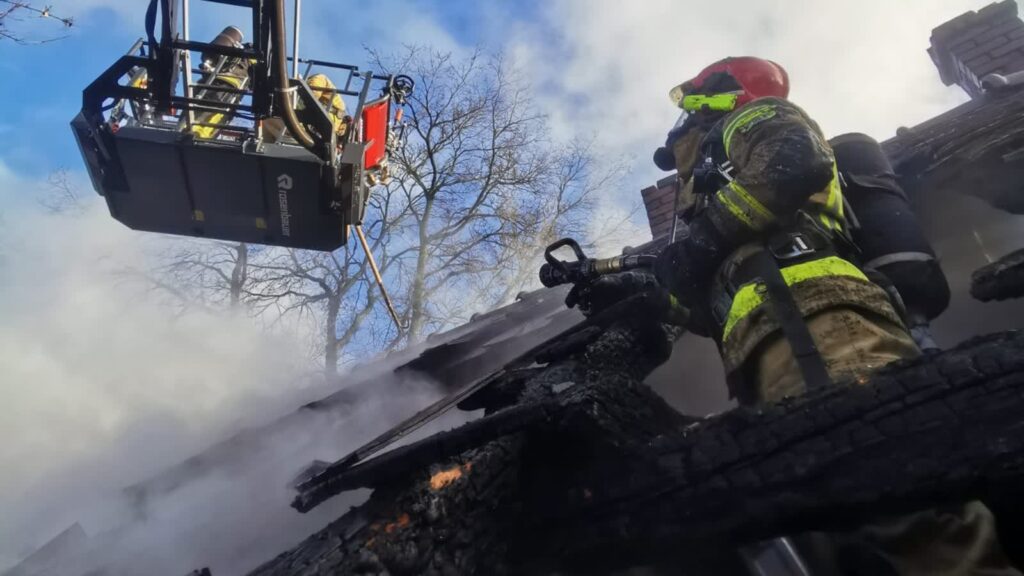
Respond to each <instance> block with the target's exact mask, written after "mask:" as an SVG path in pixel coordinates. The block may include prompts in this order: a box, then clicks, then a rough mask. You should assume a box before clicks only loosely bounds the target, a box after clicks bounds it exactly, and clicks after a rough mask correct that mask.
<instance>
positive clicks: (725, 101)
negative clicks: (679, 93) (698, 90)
mask: <svg viewBox="0 0 1024 576" xmlns="http://www.w3.org/2000/svg"><path fill="white" fill-rule="evenodd" d="M737 98H739V95H738V94H712V95H710V96H709V95H705V94H691V95H689V96H683V101H682V106H681V108H682V109H683V110H686V111H689V112H696V111H698V110H703V109H704V108H707V109H709V110H715V111H718V112H729V111H730V110H733V109H734V108H736V99H737Z"/></svg>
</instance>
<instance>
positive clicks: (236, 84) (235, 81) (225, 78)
mask: <svg viewBox="0 0 1024 576" xmlns="http://www.w3.org/2000/svg"><path fill="white" fill-rule="evenodd" d="M217 80H220V81H221V82H227V83H228V84H231V87H232V88H234V89H235V90H241V89H242V79H241V78H239V77H237V76H231V75H229V74H221V75H219V76H217Z"/></svg>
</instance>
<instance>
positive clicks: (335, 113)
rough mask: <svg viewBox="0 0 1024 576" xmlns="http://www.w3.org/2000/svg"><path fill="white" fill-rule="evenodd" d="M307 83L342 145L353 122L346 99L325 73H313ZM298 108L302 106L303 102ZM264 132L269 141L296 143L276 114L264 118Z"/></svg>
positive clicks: (308, 127) (339, 143) (310, 127)
mask: <svg viewBox="0 0 1024 576" xmlns="http://www.w3.org/2000/svg"><path fill="white" fill-rule="evenodd" d="M306 84H307V85H308V86H309V89H310V91H311V92H313V95H314V96H316V99H317V102H319V103H320V105H321V106H323V108H324V110H325V111H326V112H327V115H328V117H330V119H331V125H332V126H334V132H335V134H337V135H338V140H337V141H338V145H339V146H340V145H341V143H342V138H343V137H344V136H345V133H346V132H348V127H349V125H350V124H351V123H352V117H351V116H348V115H346V114H345V101H344V100H343V99H342V98H341V94H339V93H338V92H337V89H336V88H335V85H334V82H331V79H330V78H328V77H327V76H326V75H325V74H313V75H312V76H310V77H309V78H307V79H306ZM297 108H298V109H301V108H302V105H301V103H300V104H299V105H298V106H297ZM307 129H313V127H312V126H307ZM263 134H264V138H265V139H266V140H267V142H271V143H275V142H289V143H294V140H293V139H292V138H291V136H288V135H287V129H286V128H285V126H284V121H283V120H281V119H280V118H278V117H276V116H272V117H270V118H266V119H264V120H263ZM286 138H287V140H286Z"/></svg>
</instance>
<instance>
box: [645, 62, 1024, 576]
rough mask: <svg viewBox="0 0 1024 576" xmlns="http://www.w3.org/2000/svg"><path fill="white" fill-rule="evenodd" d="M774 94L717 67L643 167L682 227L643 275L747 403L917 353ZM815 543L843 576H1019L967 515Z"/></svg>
mask: <svg viewBox="0 0 1024 576" xmlns="http://www.w3.org/2000/svg"><path fill="white" fill-rule="evenodd" d="M788 92H789V80H788V77H787V74H786V72H785V70H783V68H782V67H781V66H779V65H778V64H775V63H774V62H770V61H767V60H762V59H759V58H752V57H741V58H727V59H725V60H722V61H719V62H716V63H715V64H712V65H711V66H709V67H707V68H705V69H704V70H703V71H701V72H700V74H698V75H697V76H696V77H694V78H693V79H691V80H689V81H687V82H684V83H682V84H680V85H679V86H677V87H675V88H673V89H672V91H671V92H670V97H671V99H672V101H673V102H674V103H675V104H676V105H677V106H678V107H679V108H681V109H682V110H683V111H684V113H685V114H686V115H685V118H684V119H682V121H681V122H680V123H677V127H676V128H674V129H673V130H672V131H671V132H670V133H669V138H668V141H667V142H666V146H665V147H664V148H662V149H660V150H659V151H658V152H657V153H656V154H655V162H656V163H658V164H659V165H660V166H662V167H663V168H666V167H668V166H667V164H671V167H673V168H674V169H675V170H677V172H678V175H679V178H680V184H681V186H680V190H681V192H680V198H679V202H678V205H679V207H680V212H681V213H682V216H683V219H684V221H685V223H686V226H685V229H684V230H683V231H682V233H681V234H679V235H678V237H677V239H676V241H675V242H672V243H671V244H669V245H668V246H667V247H666V248H665V249H664V250H663V251H662V253H661V254H660V255H659V257H658V260H657V263H656V265H655V275H656V277H657V278H658V281H659V282H660V283H661V285H662V286H663V287H665V288H668V289H669V290H670V291H671V293H672V294H673V296H675V297H676V298H677V299H678V300H680V301H681V302H683V303H685V304H686V305H687V306H688V307H689V308H690V309H691V315H692V321H691V322H692V325H693V327H694V331H695V332H697V333H699V334H701V335H705V336H710V337H712V338H714V339H715V340H716V342H717V343H718V345H719V349H720V351H721V355H722V360H723V363H724V365H725V370H726V373H727V381H728V385H729V389H730V393H731V395H732V396H734V397H736V398H737V400H738V401H739V402H740V403H741V404H745V405H756V404H759V403H766V402H773V401H776V400H779V399H781V398H783V397H785V396H791V395H796V394H800V393H801V392H803V391H804V390H805V389H806V388H807V387H815V386H823V385H828V384H829V383H831V382H832V381H836V380H839V379H851V378H852V379H854V380H859V381H864V379H865V377H866V376H867V375H868V374H870V373H871V372H872V371H874V370H876V369H878V368H880V367H882V366H884V365H886V364H888V363H890V362H893V361H895V360H899V359H903V358H912V357H915V356H917V355H919V354H920V352H919V350H918V347H917V346H916V345H915V343H914V340H913V339H912V338H911V336H910V334H909V333H908V330H907V328H906V327H905V325H904V322H903V319H902V318H901V315H900V313H899V312H898V310H897V307H896V306H894V304H893V300H892V299H891V298H890V295H889V294H888V293H887V292H886V290H884V289H883V288H882V287H880V286H879V285H877V284H876V283H874V282H872V281H871V280H869V276H868V275H867V274H866V273H865V271H864V270H862V269H861V268H860V267H859V266H858V264H857V258H856V255H857V249H856V247H855V246H853V245H852V242H851V241H850V235H849V234H848V231H847V221H846V215H845V213H844V201H843V197H842V194H843V192H842V188H841V186H840V179H839V177H838V171H837V167H836V162H835V156H834V154H833V152H832V149H831V148H830V146H829V144H828V143H827V141H826V140H825V138H824V136H823V135H822V132H821V130H820V129H819V128H818V126H817V124H815V122H814V121H813V120H811V118H810V117H808V115H807V114H806V113H805V112H804V111H803V110H802V109H800V108H799V107H797V106H796V105H794V104H792V103H791V102H789V101H788V100H787V97H788ZM827 540H828V542H829V551H828V552H823V553H822V554H833V555H835V554H838V555H839V556H838V557H839V558H843V560H841V561H840V564H842V565H843V566H844V569H845V570H853V571H854V573H866V572H870V573H872V574H885V573H894V574H913V575H918V574H920V575H924V574H948V575H953V574H981V573H984V574H992V575H995V574H1018V572H1017V571H1016V570H1014V569H1013V568H1011V567H1010V566H1009V564H1008V561H1007V560H1006V559H1005V556H1004V554H1003V552H1002V551H1001V549H1000V548H999V544H998V542H997V541H996V538H995V528H994V519H993V517H992V515H991V513H990V512H989V510H988V509H987V508H985V507H984V505H982V504H981V503H979V502H971V503H968V504H966V505H963V506H958V507H954V508H952V509H946V510H932V511H926V512H921V513H917V514H914V515H911V516H906V517H901V518H896V519H891V520H886V521H882V522H879V523H876V524H873V525H870V526H867V527H864V528H862V529H860V530H858V531H857V532H856V533H854V534H847V535H845V536H842V537H840V536H838V535H834V536H832V537H830V538H828V539H827ZM844 542H845V544H842V543H844ZM850 550H855V551H856V552H855V555H854V556H852V557H851V556H845V555H844V554H845V553H846V552H849V551H850ZM844 551H845V552H844ZM819 556H820V554H819ZM862 562H863V564H862ZM869 566H870V567H869ZM858 568H859V570H858ZM846 573H849V572H846Z"/></svg>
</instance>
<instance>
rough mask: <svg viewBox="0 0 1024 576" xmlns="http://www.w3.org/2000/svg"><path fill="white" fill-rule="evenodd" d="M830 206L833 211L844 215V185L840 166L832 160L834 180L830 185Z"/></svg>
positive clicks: (838, 214) (840, 215) (841, 215)
mask: <svg viewBox="0 0 1024 576" xmlns="http://www.w3.org/2000/svg"><path fill="white" fill-rule="evenodd" d="M828 207H829V209H830V210H832V213H834V214H835V215H837V216H839V217H840V218H842V217H843V187H842V185H841V184H840V182H839V167H838V166H837V165H836V163H835V161H833V162H832V182H830V183H829V187H828Z"/></svg>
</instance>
